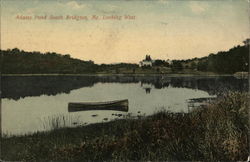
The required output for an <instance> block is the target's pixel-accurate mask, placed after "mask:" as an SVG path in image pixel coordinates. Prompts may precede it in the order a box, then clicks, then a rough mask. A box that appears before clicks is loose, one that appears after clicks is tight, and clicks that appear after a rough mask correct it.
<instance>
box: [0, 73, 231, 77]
mask: <svg viewBox="0 0 250 162" xmlns="http://www.w3.org/2000/svg"><path fill="white" fill-rule="evenodd" d="M1 76H169V77H185V76H209V77H213V76H234V75H233V74H211V73H207V74H178V73H173V74H172V73H169V74H157V73H140V74H98V73H97V74H93V73H92V74H59V73H57V74H56V73H55V74H1Z"/></svg>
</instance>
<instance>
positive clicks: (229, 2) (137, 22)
mask: <svg viewBox="0 0 250 162" xmlns="http://www.w3.org/2000/svg"><path fill="white" fill-rule="evenodd" d="M45 15H47V18H46V19H45V20H37V19H35V18H34V17H35V16H45ZM51 15H53V16H63V18H64V19H63V20H50V19H49V17H50V16H51ZM67 15H69V16H87V17H88V20H79V21H77V20H66V19H65V17H66V16H67ZM92 15H96V16H99V19H98V20H92V19H91V17H92ZM112 15H113V16H122V18H123V19H121V20H116V19H113V20H103V19H102V17H103V16H112ZM124 15H130V16H135V19H133V20H125V19H124ZM17 16H31V17H32V19H31V20H21V19H17V18H16V17H17ZM249 19H250V15H249V2H248V1H247V0H220V1H215V0H213V1H201V0H200V1H183V0H182V1H181V0H179V1H176V0H166V1H165V0H154V1H153V0H144V1H138V0H129V1H128V0H127V1H125V0H124V1H122V0H120V1H118V0H91V1H85V0H54V1H52V0H43V1H42V0H40V1H39V0H22V1H20V0H1V49H4V50H5V49H8V48H10V49H11V48H15V47H17V48H19V49H22V50H25V51H40V52H48V51H50V52H57V53H61V54H70V55H71V57H74V58H79V59H83V60H93V61H94V62H95V63H118V62H128V63H138V62H139V61H140V60H142V59H144V57H145V55H146V54H149V55H151V57H152V58H153V59H188V58H194V57H202V56H206V55H209V54H210V53H217V52H218V51H223V50H228V49H230V48H232V47H233V46H235V45H238V44H242V41H243V40H244V39H246V38H248V37H249V34H250V23H249Z"/></svg>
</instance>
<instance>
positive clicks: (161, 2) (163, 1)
mask: <svg viewBox="0 0 250 162" xmlns="http://www.w3.org/2000/svg"><path fill="white" fill-rule="evenodd" d="M158 3H160V4H163V5H165V4H168V0H158Z"/></svg>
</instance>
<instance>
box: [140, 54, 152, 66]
mask: <svg viewBox="0 0 250 162" xmlns="http://www.w3.org/2000/svg"><path fill="white" fill-rule="evenodd" d="M153 63H154V61H153V60H152V59H151V57H150V55H146V58H145V59H144V60H142V61H140V62H139V66H140V67H143V66H153Z"/></svg>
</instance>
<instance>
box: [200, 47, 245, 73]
mask: <svg viewBox="0 0 250 162" xmlns="http://www.w3.org/2000/svg"><path fill="white" fill-rule="evenodd" d="M197 68H198V70H201V71H212V72H217V73H235V72H237V71H248V69H249V46H237V47H234V48H232V49H230V50H229V51H223V52H218V53H217V54H210V55H209V56H208V57H204V58H202V59H200V61H199V62H198V65H197Z"/></svg>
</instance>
